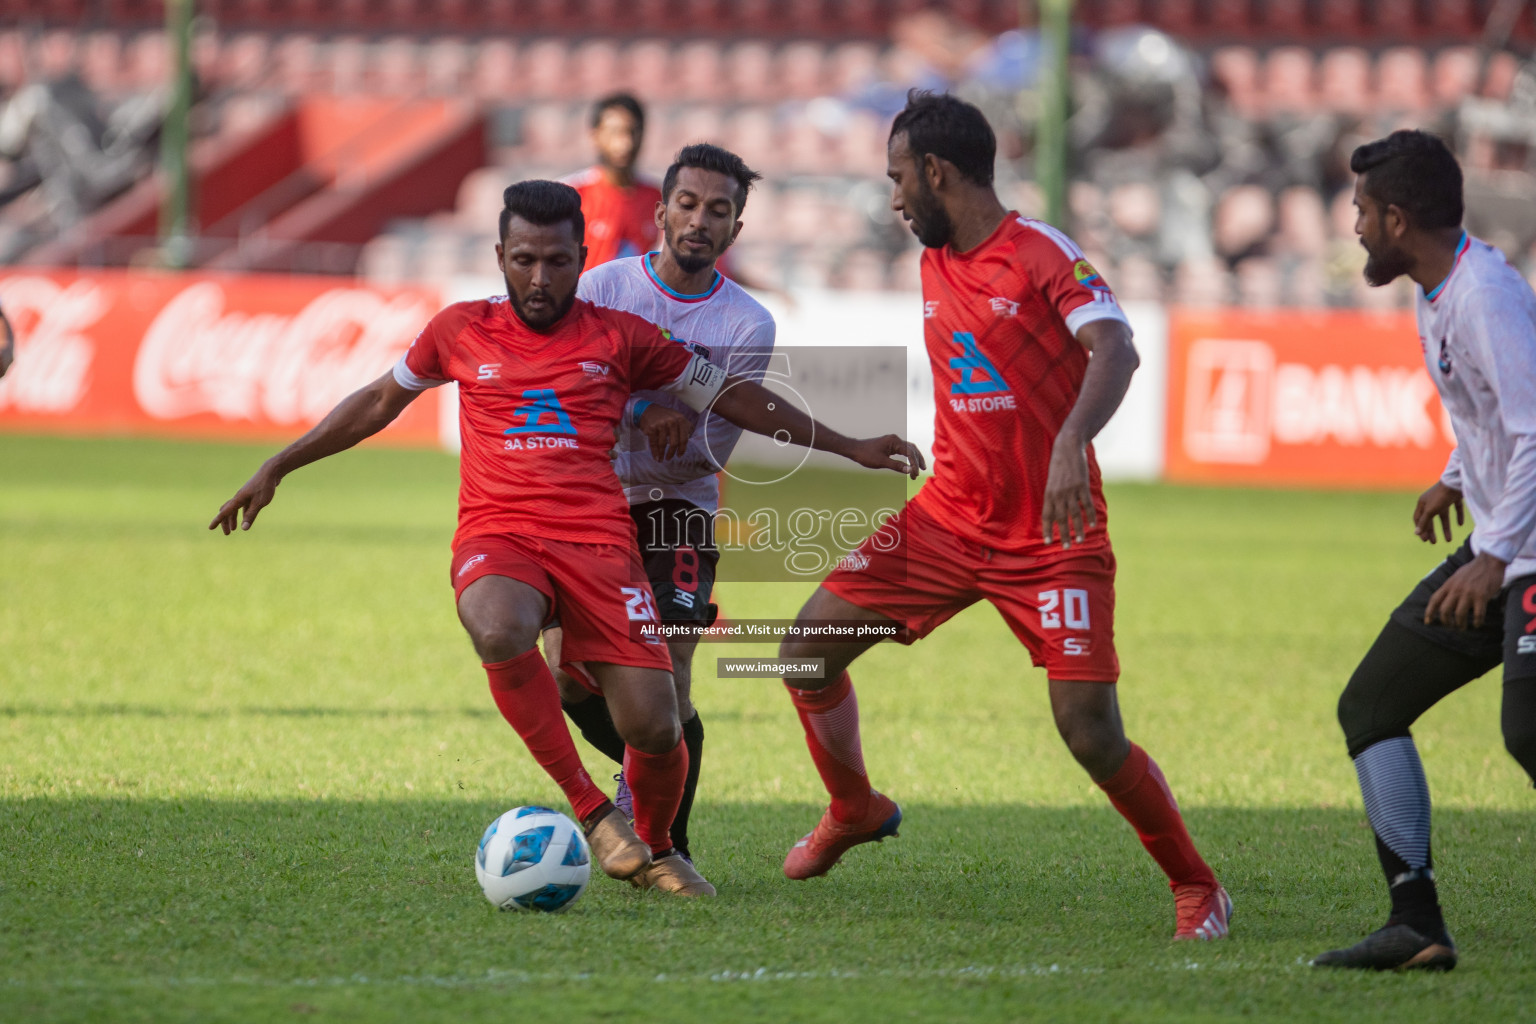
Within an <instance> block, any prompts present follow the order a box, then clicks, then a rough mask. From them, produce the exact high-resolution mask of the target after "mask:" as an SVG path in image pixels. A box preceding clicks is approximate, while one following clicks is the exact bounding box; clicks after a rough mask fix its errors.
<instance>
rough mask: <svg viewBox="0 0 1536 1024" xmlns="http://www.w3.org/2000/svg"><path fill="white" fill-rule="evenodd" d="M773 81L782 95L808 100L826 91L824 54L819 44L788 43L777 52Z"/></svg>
mask: <svg viewBox="0 0 1536 1024" xmlns="http://www.w3.org/2000/svg"><path fill="white" fill-rule="evenodd" d="M774 77H775V79H776V80H777V81H778V83H779V87H780V88H781V89H782V90H783V95H785V96H791V97H794V98H796V99H810V98H811V97H813V96H820V95H823V94H824V93H825V92H826V91H827V80H826V54H825V53H824V52H823V51H822V48H821V45H820V44H819V43H812V42H795V43H790V44H789V45H788V46H786V47H784V48H783V49H782V50H780V51H779V55H778V71H777V73H776V74H775V76H774Z"/></svg>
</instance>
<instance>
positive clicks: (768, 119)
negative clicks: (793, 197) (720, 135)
mask: <svg viewBox="0 0 1536 1024" xmlns="http://www.w3.org/2000/svg"><path fill="white" fill-rule="evenodd" d="M724 135H725V142H724V145H725V147H726V148H727V149H730V150H731V151H733V152H735V153H737V154H739V155H740V156H741V158H742V159H743V160H745V161H746V162H747V163H748V164H750V165H751V166H752V167H755V168H757V170H759V171H761V172H763V173H765V174H767V173H776V172H778V171H780V170H781V169H782V168H783V167H784V160H783V155H782V154H781V153H780V151H779V147H778V138H777V135H778V133H777V130H776V127H775V125H774V122H773V113H772V111H770V110H766V109H764V108H762V107H745V108H743V109H741V110H738V111H736V112H735V113H733V114H731V115H730V116H729V117H728V118H726V122H725V130H724Z"/></svg>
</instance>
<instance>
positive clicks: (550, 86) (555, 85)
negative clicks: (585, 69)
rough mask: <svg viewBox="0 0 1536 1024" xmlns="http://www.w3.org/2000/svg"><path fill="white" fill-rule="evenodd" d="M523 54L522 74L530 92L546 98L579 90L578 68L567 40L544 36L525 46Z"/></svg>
mask: <svg viewBox="0 0 1536 1024" xmlns="http://www.w3.org/2000/svg"><path fill="white" fill-rule="evenodd" d="M521 56H522V64H523V66H522V68H521V70H520V71H519V72H518V76H519V79H520V81H522V82H523V83H524V90H525V91H526V93H527V94H528V95H530V96H537V97H539V98H541V99H544V98H550V97H561V98H565V97H570V96H573V95H575V94H576V88H577V83H576V77H575V73H576V69H575V68H573V67H572V66H571V63H570V55H569V53H568V52H567V51H566V45H565V43H564V42H562V41H561V40H558V39H543V40H540V41H539V42H536V43H534V44H533V45H532V46H529V47H528V48H527V49H525V50H524V51H523V52H522V54H521Z"/></svg>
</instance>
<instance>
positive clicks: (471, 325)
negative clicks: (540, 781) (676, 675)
mask: <svg viewBox="0 0 1536 1024" xmlns="http://www.w3.org/2000/svg"><path fill="white" fill-rule="evenodd" d="M582 228H583V224H582V216H581V201H580V197H578V196H577V194H576V192H575V190H573V189H571V188H570V187H569V186H566V185H561V184H558V183H556V182H549V181H525V182H521V183H519V184H516V185H513V186H512V187H510V188H508V189H507V192H506V208H505V209H504V210H503V211H502V214H501V238H502V241H501V243H499V244H498V245H497V246H496V257H497V260H498V262H499V263H500V264H501V268H502V272H503V274H504V275H505V277H506V281H507V290H508V291H507V295H506V296H504V297H500V298H497V299H492V300H487V301H481V302H461V303H456V304H454V305H452V306H449V307H448V308H447V309H445V310H443V311H442V312H441V313H439V314H437V316H435V317H433V318H432V321H431V322H430V323H429V324H428V325H427V327H426V329H425V330H423V331H422V333H421V335H420V336H419V337H418V338H417V339H416V341H415V342H414V343H413V344H412V346H411V348H410V351H408V352H407V353H406V355H405V356H404V357H402V359H401V360H400V362H399V363H397V364H396V366H395V367H394V369H393V370H391V371H390V372H388V373H385V374H384V375H383V376H381V377H380V378H379V379H378V380H376V381H374V382H373V383H371V384H369V385H367V386H366V387H364V388H362V389H361V390H359V391H357V392H355V393H354V394H352V395H350V396H349V397H347V398H345V399H343V400H342V402H341V403H340V404H339V405H337V407H336V408H335V409H333V410H332V411H331V412H330V413H329V414H328V415H327V416H326V418H325V419H324V420H323V421H322V422H321V423H320V424H319V425H318V426H316V427H315V428H314V429H313V430H311V431H310V432H309V433H307V434H305V435H304V436H303V437H301V438H299V440H297V441H295V442H294V443H293V444H291V445H289V446H288V447H287V448H285V449H283V450H282V451H281V452H279V453H278V454H277V455H275V456H273V457H272V458H271V459H269V460H268V461H267V462H266V463H265V464H264V465H263V466H262V467H261V469H260V470H258V471H257V473H256V475H255V476H253V477H252V478H251V479H250V480H249V481H248V482H247V483H246V484H245V486H243V487H241V488H240V490H239V492H238V493H236V494H235V496H234V497H233V498H231V499H230V500H229V501H227V502H225V503H224V506H223V507H222V508H220V509H219V513H218V515H217V516H216V517H215V519H214V520H213V522H212V523H210V524H209V529H214V528H222V529H223V530H224V532H225V534H228V533H230V532H231V531H232V530H234V529H235V528H236V527H237V526H239V527H240V528H242V529H249V528H250V526H251V523H252V522H254V520H255V518H256V515H257V513H258V512H260V510H261V509H262V508H263V507H265V506H266V505H267V504H268V503H269V502H270V501H271V500H272V497H273V493H274V491H275V489H276V487H277V485H278V484H279V483H280V482H281V480H282V479H283V477H285V476H286V475H287V474H288V473H291V472H292V471H293V470H295V469H298V468H299V467H300V466H304V465H307V464H309V463H311V462H314V461H316V460H318V459H322V458H324V457H325V456H327V455H333V454H335V453H336V452H339V451H342V450H344V449H346V448H350V447H351V446H352V445H354V444H357V443H358V442H359V441H361V440H363V439H364V438H366V437H369V436H371V435H372V434H375V433H377V432H378V431H380V430H382V429H383V428H384V427H385V426H387V425H388V424H389V423H390V421H392V420H393V419H394V418H395V417H396V416H397V415H399V414H400V412H401V410H403V409H404V408H405V407H406V406H407V405H409V404H410V403H411V401H412V400H414V399H415V397H416V396H417V395H419V394H421V392H422V391H423V390H424V389H426V388H428V387H432V386H434V385H437V384H444V383H447V382H448V381H449V380H453V381H457V382H458V384H459V402H460V419H459V422H460V428H461V432H462V436H463V454H462V456H461V459H460V464H461V470H460V474H461V484H460V490H459V528H458V532H457V533H456V534H455V536H454V543H453V560H452V563H451V570H450V572H451V581H452V583H453V587H454V593H455V596H456V599H457V606H458V612H459V619H460V621H461V622H462V623H463V624H464V628H465V630H466V632H468V633H469V636H470V639H471V640H472V641H473V643H474V647H475V651H476V652H477V653H478V654H479V655H480V659H481V661H482V662H484V664H485V670H486V674H487V676H488V677H489V680H490V686H491V693H492V696H493V697H494V698H495V700H496V705H497V707H498V708H499V709H500V710H501V713H502V715H503V717H505V718H506V719H507V721H508V722H509V723H510V724H511V725H512V727H513V728H514V729H515V730H516V731H517V733H518V735H519V736H521V737H522V739H523V742H524V743H525V744H527V746H528V750H529V752H530V753H532V754H533V756H534V758H535V759H536V760H537V761H538V762H539V764H540V765H541V766H542V767H543V768H544V769H545V771H547V772H548V773H549V775H550V776H551V777H552V778H553V779H554V780H555V782H557V783H558V784H559V785H560V787H561V789H562V790H563V791H564V793H565V795H566V797H567V798H568V799H569V800H570V802H571V807H572V809H573V810H574V811H575V812H576V816H577V819H578V820H579V821H581V823H582V825H583V827H584V828H585V829H586V831H587V834H588V837H589V839H590V840H591V842H592V850H593V853H594V855H595V856H596V857H597V860H598V862H599V864H600V865H601V866H602V868H603V870H604V871H605V872H607V873H608V874H609V875H611V876H613V877H616V878H629V879H630V880H631V881H632V882H633V883H634V884H636V885H638V886H641V887H656V888H660V889H663V890H665V891H669V892H676V893H681V894H684V895H712V894H713V893H714V888H713V887H712V886H711V885H710V884H709V883H708V882H707V881H705V879H704V878H703V877H702V876H701V875H699V874H698V872H696V871H695V870H694V869H693V866H692V865H691V864H689V863H688V862H687V860H686V859H685V858H683V857H682V856H679V855H677V853H676V851H675V850H674V849H673V847H672V841H671V838H670V836H669V835H668V826H669V825H670V823H671V821H672V819H673V816H674V815H675V813H676V811H677V805H678V801H679V800H680V799H681V797H682V791H683V781H684V778H685V777H686V774H687V771H688V753H687V748H686V747H685V746H684V745H683V742H682V733H681V725H680V723H679V722H678V714H677V696H676V693H675V690H674V687H673V682H672V676H671V667H672V663H671V658H670V656H669V655H668V653H667V647H666V644H664V643H663V642H662V640H661V637H660V636H657V635H647V633H646V632H645V630H644V628H643V626H644V624H646V623H655V622H657V621H658V617H657V615H656V605H655V598H654V597H653V595H652V592H651V589H650V586H649V584H648V583H647V582H646V576H645V570H644V568H643V567H642V566H641V564H640V557H639V553H638V550H637V549H636V546H635V529H634V524H633V521H632V520H631V519H630V516H629V506H628V503H627V502H626V501H625V499H624V492H623V489H622V488H621V487H620V484H619V479H618V477H617V475H615V473H614V470H613V467H612V465H611V463H610V462H609V457H608V452H609V450H610V449H611V448H612V446H613V442H614V438H615V436H616V434H615V431H616V428H617V426H618V424H619V420H620V417H621V416H622V415H623V413H624V407H625V403H626V402H627V401H628V399H629V396H630V393H631V392H633V391H638V390H645V389H659V390H662V391H665V392H667V393H669V394H672V395H675V396H677V397H678V398H680V399H681V400H682V401H684V402H685V403H687V404H688V405H689V406H691V407H692V408H693V409H695V410H697V411H703V410H705V409H709V410H712V411H714V412H717V413H719V414H720V415H721V416H723V417H725V418H726V419H727V420H729V421H730V422H732V423H736V424H738V425H739V426H741V427H743V428H745V429H747V430H752V431H757V432H760V433H768V434H771V435H774V436H776V437H780V438H786V437H787V439H788V440H789V441H791V442H792V443H800V444H813V445H814V447H816V448H820V449H822V450H825V451H832V452H836V453H838V454H841V455H843V456H845V457H847V458H849V459H851V460H853V461H855V462H857V463H859V464H860V465H864V466H869V467H872V468H882V469H895V470H899V471H901V472H911V473H913V474H914V475H915V474H916V472H917V470H918V469H919V468H921V465H922V460H921V458H920V456H919V455H918V453H917V450H916V448H914V447H913V446H912V445H910V444H908V443H907V442H905V441H902V440H901V439H900V438H897V437H894V436H887V437H883V438H876V439H869V440H851V439H849V438H846V437H843V436H842V435H840V434H837V433H836V432H835V431H831V430H829V429H828V428H826V427H824V426H822V425H821V424H819V423H816V422H815V421H814V420H812V419H810V418H809V417H807V416H805V415H804V414H802V413H799V412H797V411H796V410H795V409H794V408H793V406H791V405H790V404H789V403H787V402H782V401H779V402H775V401H774V398H775V396H774V395H773V393H772V392H769V391H767V390H765V389H764V388H763V387H762V386H761V385H759V384H755V383H753V382H750V381H744V380H741V379H740V378H736V377H730V376H728V375H727V374H726V372H725V371H724V370H723V369H721V368H720V367H719V366H716V365H715V364H713V363H710V362H709V361H708V360H707V359H705V358H704V357H703V356H702V355H697V354H695V353H693V352H692V351H691V350H690V349H688V348H687V347H685V346H683V345H681V344H679V343H677V342H675V341H672V340H671V339H670V338H668V337H667V336H665V335H664V334H663V333H662V332H661V330H660V329H659V328H657V327H655V326H654V325H652V324H649V323H647V322H646V321H644V320H642V319H640V318H639V317H637V316H634V315H632V314H629V313H622V312H618V311H616V310H609V309H603V308H601V307H597V306H593V305H591V304H590V303H587V302H583V301H579V300H578V299H577V298H576V281H577V278H578V276H579V275H580V273H581V269H582V261H583V257H584V256H585V247H584V246H583V245H582V244H581V239H582ZM647 415H649V412H648V413H647ZM670 415H674V416H675V415H679V414H676V413H670ZM641 426H642V429H645V428H646V426H647V423H646V419H645V417H642V420H641ZM242 511H243V513H244V516H243V521H242ZM554 614H558V615H559V617H560V621H561V625H562V626H563V627H564V632H565V637H564V646H563V651H562V656H563V664H562V667H563V668H564V669H565V670H566V671H567V672H569V673H571V674H572V675H573V676H575V677H576V678H579V679H581V680H583V681H584V682H585V683H586V684H587V685H588V686H591V687H593V688H594V689H595V690H597V691H599V692H601V693H602V694H603V696H604V697H605V698H606V699H607V702H608V708H609V711H610V713H611V714H612V716H613V720H614V724H615V726H617V728H618V731H619V734H620V736H621V737H623V739H624V742H625V745H626V749H625V758H624V770H625V776H626V778H627V779H628V782H629V787H630V790H631V793H632V796H633V800H634V808H633V810H634V829H633V830H631V829H630V826H629V823H628V822H627V821H625V819H624V816H623V815H622V814H620V813H619V812H618V811H617V810H615V808H614V806H613V804H612V802H611V801H609V799H608V798H607V796H605V795H604V794H603V792H602V791H601V790H599V789H598V788H597V786H596V785H595V784H594V783H593V781H592V779H591V777H590V776H589V775H588V774H587V771H586V769H585V768H584V767H583V766H582V763H581V759H580V757H579V756H578V755H577V753H576V747H575V744H574V743H573V742H572V740H571V735H570V732H569V730H568V729H567V728H566V725H565V720H564V718H563V716H562V714H561V711H560V694H559V691H558V688H557V687H556V685H555V679H554V676H553V675H551V674H550V671H549V668H548V666H547V665H545V663H544V659H543V657H542V656H541V655H540V653H539V650H538V647H537V640H538V635H539V630H540V627H542V626H543V625H544V624H545V623H546V622H548V621H549V619H550V617H551V615H554Z"/></svg>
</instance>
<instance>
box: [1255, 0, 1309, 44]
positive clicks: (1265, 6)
mask: <svg viewBox="0 0 1536 1024" xmlns="http://www.w3.org/2000/svg"><path fill="white" fill-rule="evenodd" d="M1254 12H1255V13H1256V14H1257V15H1258V18H1257V24H1256V25H1255V26H1254V27H1255V29H1257V30H1258V32H1260V33H1262V34H1263V35H1265V36H1267V37H1269V38H1271V39H1286V40H1292V41H1294V40H1298V39H1304V38H1306V36H1307V35H1308V34H1309V32H1310V29H1311V25H1309V24H1308V21H1307V0H1264V2H1263V3H1260V4H1255V5H1254Z"/></svg>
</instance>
